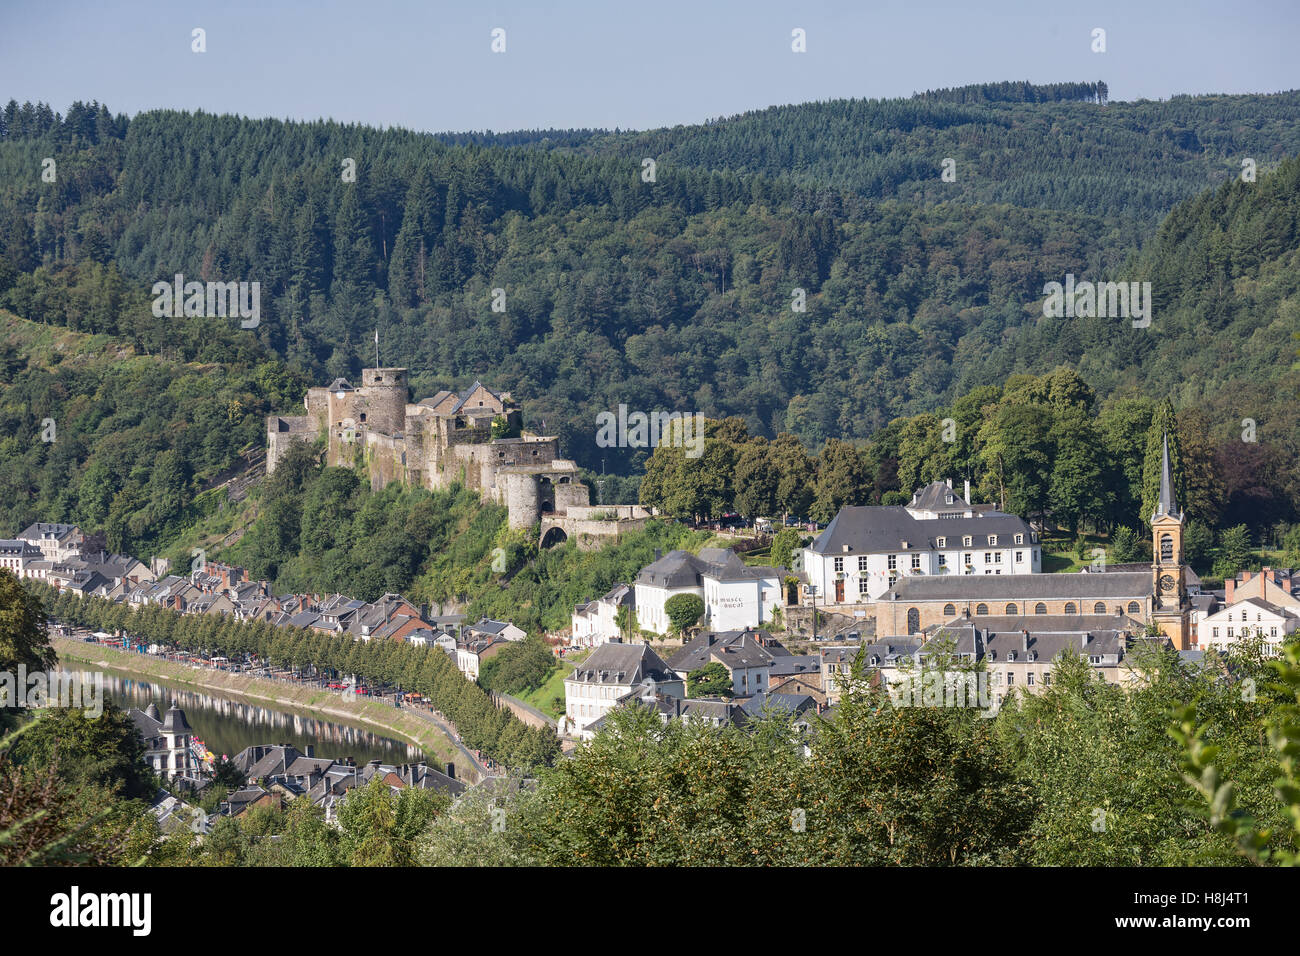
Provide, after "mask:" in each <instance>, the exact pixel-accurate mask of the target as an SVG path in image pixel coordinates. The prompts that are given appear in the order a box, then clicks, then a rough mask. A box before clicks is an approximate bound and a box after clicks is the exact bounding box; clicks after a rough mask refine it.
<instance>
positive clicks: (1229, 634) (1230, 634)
mask: <svg viewBox="0 0 1300 956" xmlns="http://www.w3.org/2000/svg"><path fill="white" fill-rule="evenodd" d="M1228 636H1229V637H1232V628H1228Z"/></svg>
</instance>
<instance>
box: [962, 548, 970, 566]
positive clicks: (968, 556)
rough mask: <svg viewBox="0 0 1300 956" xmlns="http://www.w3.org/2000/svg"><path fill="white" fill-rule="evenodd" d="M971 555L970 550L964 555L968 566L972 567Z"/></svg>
mask: <svg viewBox="0 0 1300 956" xmlns="http://www.w3.org/2000/svg"><path fill="white" fill-rule="evenodd" d="M971 557H972V555H971V553H970V552H969V551H967V552H966V553H965V554H964V555H963V556H962V558H963V560H964V561H965V562H966V567H970V564H971Z"/></svg>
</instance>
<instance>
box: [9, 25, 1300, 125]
mask: <svg viewBox="0 0 1300 956" xmlns="http://www.w3.org/2000/svg"><path fill="white" fill-rule="evenodd" d="M498 26H499V27H502V28H504V29H505V30H506V42H507V49H506V52H505V53H504V54H494V53H492V52H491V50H490V42H491V37H490V32H491V30H492V29H493V28H494V27H498ZM194 27H203V28H204V29H205V30H206V31H207V52H206V53H203V54H196V53H193V52H191V50H190V42H191V41H190V33H191V30H192V29H193V28H194ZM795 27H801V28H803V29H804V30H806V31H807V38H808V40H807V45H808V52H807V53H804V54H795V53H793V52H791V49H790V42H791V39H790V33H791V30H792V29H793V28H795ZM1094 27H1102V28H1104V29H1105V30H1106V33H1107V35H1106V40H1107V51H1106V52H1105V53H1094V52H1092V50H1091V43H1092V41H1091V32H1092V30H1093V28H1094ZM1298 40H1300V0H1212V2H1210V0H1191V2H1185V0H1151V2H1144V0H1121V2H1110V0H1103V2H1092V3H1081V2H1078V0H1074V2H1069V3H1065V2H1056V0H1041V2H1012V0H971V2H957V0H948V2H929V0H888V2H871V3H851V2H836V0H824V2H811V3H795V2H775V0H746V2H726V3H720V2H717V3H709V2H706V0H693V2H683V0H647V2H640V3H638V2H628V0H605V2H598V0H541V2H532V3H526V2H524V0H482V2H477V3H475V2H463V0H410V2H397V0H369V2H355V3H354V2H344V0H321V2H316V3H308V2H275V0H262V2H252V0H230V2H190V0H120V2H116V0H45V2H31V3H26V2H18V0H0V98H3V100H7V99H9V98H10V97H11V96H12V97H15V98H17V99H18V100H19V102H22V101H23V100H27V99H31V100H33V101H35V100H38V99H39V100H45V101H46V102H48V103H50V104H51V105H52V106H53V107H54V108H55V109H56V110H58V111H59V112H62V111H64V110H65V109H66V108H67V106H68V104H69V103H70V102H71V101H72V100H74V99H86V100H89V99H98V100H100V101H101V102H105V103H107V104H108V106H109V108H110V109H112V110H113V111H114V112H127V113H130V114H135V113H137V112H139V111H141V110H146V109H151V108H155V107H174V108H180V109H204V110H208V111H212V112H234V113H242V114H246V115H250V116H278V117H290V118H298V119H315V118H319V117H332V118H334V119H338V120H342V121H355V122H362V123H368V124H373V125H395V126H406V127H410V128H413V129H424V130H465V129H493V130H506V129H519V128H531V127H547V126H556V127H582V126H603V127H611V128H612V127H614V126H621V127H623V128H629V127H631V128H646V127H651V126H662V125H673V124H676V123H696V122H700V121H701V120H704V119H706V118H709V117H716V116H722V115H729V114H733V113H738V112H742V111H744V110H748V109H755V108H761V107H765V106H771V105H774V104H781V103H797V102H804V101H808V100H819V99H833V98H838V97H850V96H858V97H887V96H907V95H910V94H911V93H913V92H915V91H918V90H923V89H926V88H933V87H942V86H957V85H961V84H965V83H976V82H986V81H994V80H1021V79H1029V80H1031V81H1034V82H1052V81H1079V80H1088V81H1091V80H1097V79H1102V80H1105V81H1106V82H1107V83H1108V84H1109V86H1110V91H1111V98H1112V99H1124V100H1129V99H1140V98H1150V99H1156V98H1163V97H1168V96H1169V95H1171V94H1173V93H1205V92H1228V93H1247V92H1274V91H1278V90H1285V89H1294V88H1296V87H1300V80H1298V79H1297V76H1300V65H1298V64H1300V55H1297V52H1296V48H1297V41H1298Z"/></svg>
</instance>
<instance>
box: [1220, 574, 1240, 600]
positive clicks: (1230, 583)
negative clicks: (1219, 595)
mask: <svg viewBox="0 0 1300 956" xmlns="http://www.w3.org/2000/svg"><path fill="white" fill-rule="evenodd" d="M1236 589H1237V581H1236V579H1235V578H1224V579H1223V603H1224V604H1231V603H1232V592H1233V591H1235V590H1236Z"/></svg>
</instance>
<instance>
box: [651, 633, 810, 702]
mask: <svg viewBox="0 0 1300 956" xmlns="http://www.w3.org/2000/svg"><path fill="white" fill-rule="evenodd" d="M789 653H790V652H789V651H787V650H786V649H785V647H784V646H782V644H781V642H780V641H778V640H776V639H775V638H773V637H772V636H771V635H770V634H768V633H766V632H765V631H753V630H738V631H726V632H720V633H714V632H712V631H706V632H704V633H702V634H698V635H696V637H695V638H694V639H692V640H690V641H688V642H687V643H686V644H683V645H682V648H681V650H679V651H678V652H677V653H676V654H674V655H673V656H672V658H671V659H670V660H669V661H668V666H669V667H671V668H672V669H673V671H674V673H676V674H677V676H678V677H680V678H681V679H682V680H686V679H687V678H688V677H689V676H690V675H691V673H692V672H694V671H697V670H699V669H700V668H702V667H705V666H706V665H708V664H712V663H714V662H716V663H719V664H721V665H722V666H723V667H724V668H725V669H726V671H727V673H728V674H729V675H730V676H731V691H732V693H733V694H735V695H736V696H737V697H752V696H754V695H755V694H765V693H767V691H768V688H769V685H770V683H771V673H772V661H773V659H774V658H775V657H777V656H778V655H779V656H783V657H784V656H788V655H789Z"/></svg>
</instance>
